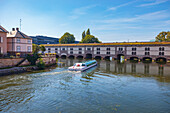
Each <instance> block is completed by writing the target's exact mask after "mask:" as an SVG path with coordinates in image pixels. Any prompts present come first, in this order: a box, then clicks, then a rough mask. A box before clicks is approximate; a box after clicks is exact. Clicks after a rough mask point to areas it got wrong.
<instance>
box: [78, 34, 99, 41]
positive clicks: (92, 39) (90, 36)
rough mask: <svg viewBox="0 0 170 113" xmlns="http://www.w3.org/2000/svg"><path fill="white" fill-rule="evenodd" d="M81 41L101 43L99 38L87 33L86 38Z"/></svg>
mask: <svg viewBox="0 0 170 113" xmlns="http://www.w3.org/2000/svg"><path fill="white" fill-rule="evenodd" d="M80 43H101V42H100V41H99V40H98V38H96V37H95V36H93V35H86V37H85V38H84V39H82V41H81V42H80Z"/></svg>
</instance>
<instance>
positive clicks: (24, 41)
mask: <svg viewBox="0 0 170 113" xmlns="http://www.w3.org/2000/svg"><path fill="white" fill-rule="evenodd" d="M7 52H8V53H10V54H13V55H15V54H16V53H21V54H22V55H25V54H27V53H32V38H31V37H29V36H27V35H25V34H24V33H22V32H21V31H19V28H16V29H15V28H12V31H11V32H9V33H8V34H7Z"/></svg>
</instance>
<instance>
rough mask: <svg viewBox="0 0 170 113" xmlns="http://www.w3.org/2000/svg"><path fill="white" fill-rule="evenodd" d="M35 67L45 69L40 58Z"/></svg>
mask: <svg viewBox="0 0 170 113" xmlns="http://www.w3.org/2000/svg"><path fill="white" fill-rule="evenodd" d="M37 67H38V68H39V69H44V68H45V62H44V61H43V59H42V58H39V62H38V63H37Z"/></svg>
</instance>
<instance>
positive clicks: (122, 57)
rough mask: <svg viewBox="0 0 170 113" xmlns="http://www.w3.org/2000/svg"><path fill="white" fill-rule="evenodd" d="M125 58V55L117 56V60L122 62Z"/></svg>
mask: <svg viewBox="0 0 170 113" xmlns="http://www.w3.org/2000/svg"><path fill="white" fill-rule="evenodd" d="M124 57H125V55H123V54H118V55H117V60H122V59H124Z"/></svg>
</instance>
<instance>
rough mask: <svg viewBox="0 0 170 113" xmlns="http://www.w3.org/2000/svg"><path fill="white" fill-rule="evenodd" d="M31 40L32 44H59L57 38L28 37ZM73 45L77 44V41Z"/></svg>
mask: <svg viewBox="0 0 170 113" xmlns="http://www.w3.org/2000/svg"><path fill="white" fill-rule="evenodd" d="M30 37H31V38H32V41H33V42H32V43H34V44H38V45H40V44H59V38H54V37H47V36H40V35H38V36H30ZM75 43H79V41H75Z"/></svg>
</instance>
